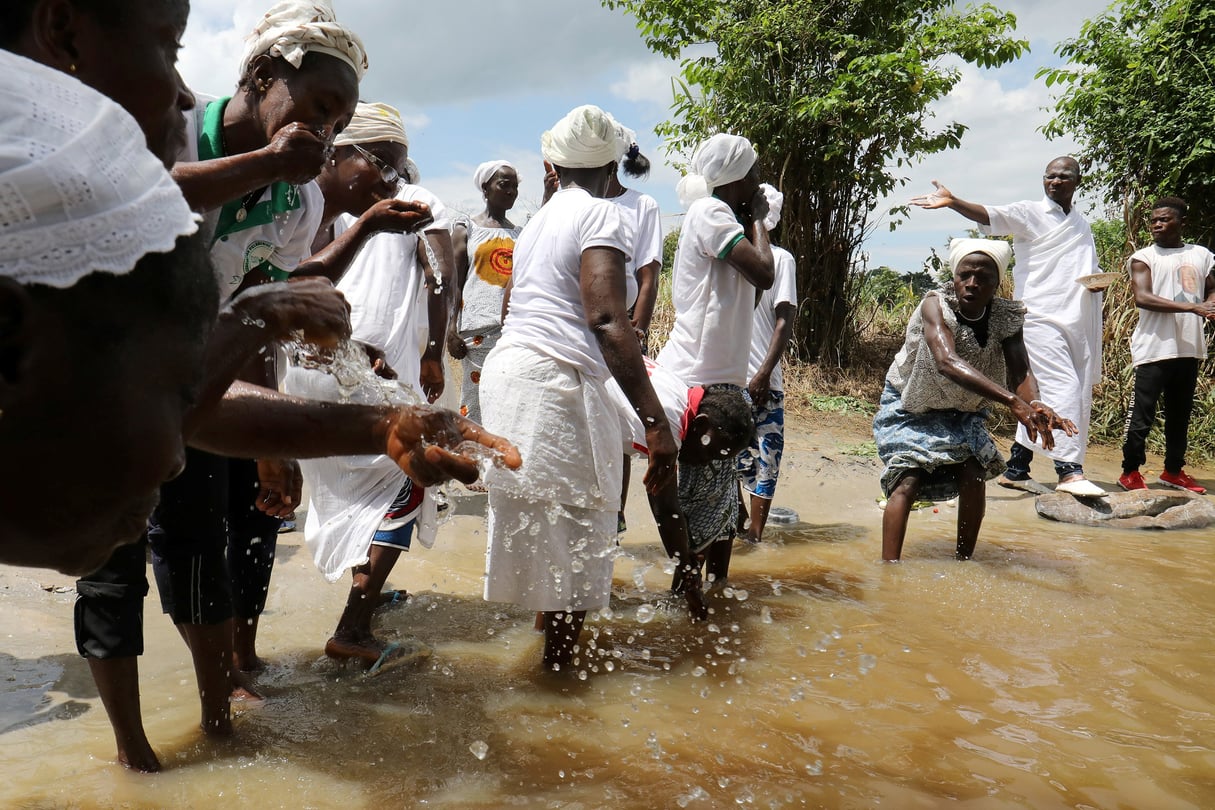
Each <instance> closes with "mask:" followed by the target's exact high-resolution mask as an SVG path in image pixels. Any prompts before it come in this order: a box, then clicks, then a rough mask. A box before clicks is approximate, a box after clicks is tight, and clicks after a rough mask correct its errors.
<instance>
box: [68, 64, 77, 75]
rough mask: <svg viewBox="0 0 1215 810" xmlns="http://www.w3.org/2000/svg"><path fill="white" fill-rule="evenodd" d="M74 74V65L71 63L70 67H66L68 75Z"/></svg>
mask: <svg viewBox="0 0 1215 810" xmlns="http://www.w3.org/2000/svg"><path fill="white" fill-rule="evenodd" d="M75 72H76V63H75V62H72V63H71V64H70V65H68V73H75Z"/></svg>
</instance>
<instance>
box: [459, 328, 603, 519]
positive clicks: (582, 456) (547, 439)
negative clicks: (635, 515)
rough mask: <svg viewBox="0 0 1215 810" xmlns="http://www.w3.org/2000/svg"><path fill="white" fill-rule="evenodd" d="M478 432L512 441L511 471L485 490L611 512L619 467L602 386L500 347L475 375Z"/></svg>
mask: <svg viewBox="0 0 1215 810" xmlns="http://www.w3.org/2000/svg"><path fill="white" fill-rule="evenodd" d="M481 404H482V412H483V413H484V414H485V428H486V429H487V430H489V431H490V432H491V433H496V434H498V435H499V436H505V437H506V438H508V439H509V440H510V441H512V442H514V444H515V446H516V447H518V448H519V452H520V453H521V454H522V456H523V466H522V467H520V468H519V469H518V470H506V469H499V468H494V469H491V470H490V471H489V473H488V474H487V477H486V486H488V487H489V488H491V489H498V490H501V491H509V492H511V493H512V494H515V495H520V496H526V497H531V498H534V499H536V500H540V501H545V502H556V503H561V504H566V505H569V506H577V507H581V508H583V509H605V510H613V511H614V510H615V509H616V507H617V505H618V504H619V501H620V482H621V475H622V465H623V461H622V458H621V453H620V442H621V438H620V437H621V431H620V417H619V415H618V412H617V410H616V408H615V407H614V406H613V405H612V401H611V399H610V397H609V396H608V393H607V388H606V387H605V385H604V383H603V382H602V381H597V380H595V379H593V378H591V377H590V376H588V375H586V374H583V373H582V372H579V371H578V370H577V369H575V368H574V367H573V366H572V365H570V364H568V363H563V362H560V361H558V360H554V359H552V358H551V357H548V356H546V355H544V354H540V353H539V352H536V351H535V350H533V349H530V348H528V347H526V346H520V345H501V344H499V345H498V346H497V347H496V348H495V349H494V351H493V352H491V353H490V355H489V358H488V359H487V360H486V361H485V369H484V370H483V371H482V374H481Z"/></svg>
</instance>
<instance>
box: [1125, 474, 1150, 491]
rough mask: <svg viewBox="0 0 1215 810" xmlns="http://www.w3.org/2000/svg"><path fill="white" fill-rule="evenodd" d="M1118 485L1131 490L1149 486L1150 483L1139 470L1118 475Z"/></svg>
mask: <svg viewBox="0 0 1215 810" xmlns="http://www.w3.org/2000/svg"><path fill="white" fill-rule="evenodd" d="M1118 486H1120V487H1122V488H1123V489H1125V490H1126V491H1127V492H1131V491H1133V490H1136V489H1147V488H1148V485H1147V484H1145V483H1144V482H1143V476H1142V475H1140V474H1139V471H1138V470H1131V471H1130V472H1124V473H1123V474H1122V475H1120V476H1118Z"/></svg>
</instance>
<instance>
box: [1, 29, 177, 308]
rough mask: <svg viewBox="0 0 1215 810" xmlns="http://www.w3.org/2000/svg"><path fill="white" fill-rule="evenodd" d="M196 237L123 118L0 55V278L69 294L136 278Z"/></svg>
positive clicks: (75, 85)
mask: <svg viewBox="0 0 1215 810" xmlns="http://www.w3.org/2000/svg"><path fill="white" fill-rule="evenodd" d="M197 230H198V217H196V216H195V215H194V213H193V212H192V211H191V210H190V206H188V205H187V204H186V200H185V198H184V197H182V195H181V189H180V188H178V186H177V184H176V183H174V182H173V178H172V177H170V176H169V173H168V172H167V171H166V170H165V167H164V164H162V163H161V162H160V161H159V160H158V159H157V158H156V157H155V156H154V155H153V154H152V153H151V152H149V151H148V147H147V139H146V138H145V136H144V134H143V130H141V129H140V128H139V125H138V124H137V123H135V119H134V118H132V117H131V116H130V115H129V114H128V113H127V112H126V110H124V109H122V108H121V107H119V106H118V105H117V104H115V103H114V102H113V101H111V100H110V99H108V98H106V97H105V96H103V95H101V94H100V93H98V92H97V91H95V90H93V89H92V88H90V87H86V86H85V85H84V84H82V83H81V82H79V81H77V80H76V79H74V78H72V77H71V76H69V75H67V74H66V73H61V72H59V71H57V70H51V69H50V68H47V67H44V66H43V65H39V64H37V63H35V62H33V61H31V60H29V59H25V58H23V57H20V56H15V55H13V54H11V53H9V52H8V51H4V50H0V275H3V276H6V277H8V278H12V279H14V280H16V281H18V282H19V283H21V284H45V285H48V286H51V287H60V288H64V287H71V286H72V285H73V284H75V283H76V282H77V281H79V280H80V279H82V278H84V277H85V276H87V275H90V274H92V273H94V272H106V273H113V274H115V275H121V274H124V273H127V272H130V271H131V270H132V269H133V268H134V267H135V264H136V263H137V262H138V261H139V259H140V258H141V257H143V255H144V254H146V253H164V252H167V251H169V250H172V249H173V245H174V244H175V243H176V241H177V238H178V237H179V236H185V235H186V234H192V233H194V232H195V231H197Z"/></svg>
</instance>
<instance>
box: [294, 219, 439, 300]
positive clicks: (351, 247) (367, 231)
mask: <svg viewBox="0 0 1215 810" xmlns="http://www.w3.org/2000/svg"><path fill="white" fill-rule="evenodd" d="M433 221H434V218H433V217H432V216H431V215H430V206H429V205H427V204H426V203H420V202H411V201H408V200H395V199H394V200H380V201H379V202H377V203H376V204H375V205H373V206H371V207H370V208H368V209H367V210H366V211H365V212H363V215H362V216H360V217H359V218H358V219H357V220H355V222H354V224H353V225H351V226H350V227H349V228H347V229H346V230H345V231H344V232H343V233H342V235H341V236H339V237H338V238H336V239H334V240H333V241H332V242H330V243H329V244H328V245H326V246H325V247H323V248H321V250H320V251H318V252H317V253H314V254H313V255H312V258H310V259H308V260H307V261H304V262H301V263H300V266H299V267H297V268H295V272H294V273H292V275H293V276H295V277H297V278H300V277H304V276H324V277H325V278H327V279H329V280H330V281H332V282H333V283H334V284H337V283H338V281H339V280H341V278H342V274H343V273H345V272H346V268H348V267H349V266H350V263H351V262H352V261H354V257H355V256H357V255H358V253H359V250H360V249H361V248H362V247H363V243H364V242H366V241H367V240H368V239H370V238H371V237H372V236H374V235H375V234H377V233H380V232H381V231H387V232H390V233H413V232H414V231H416V230H418V229H419V228H425V227H426V226H427V225H429V224H430V223H431V222H433Z"/></svg>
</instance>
